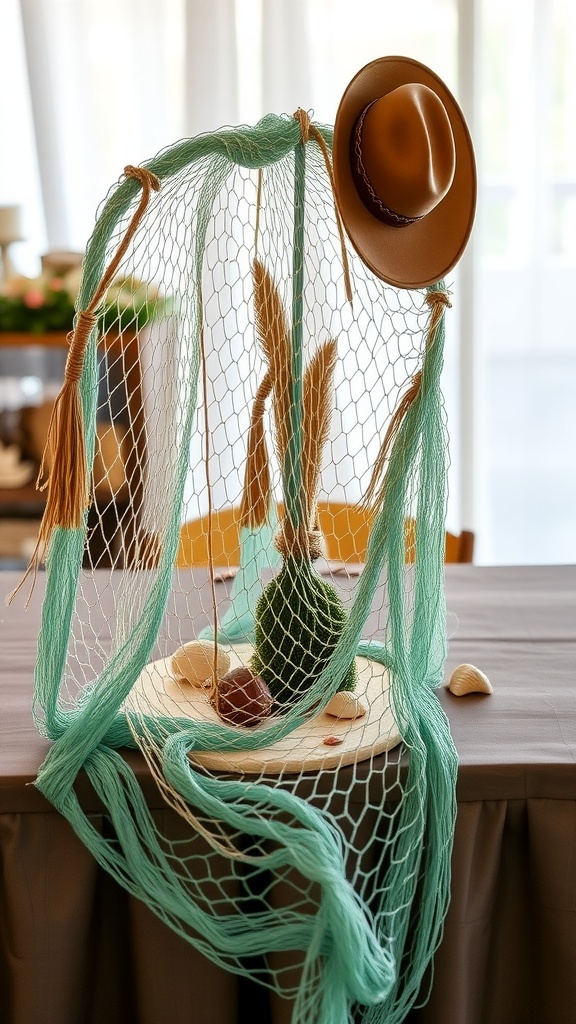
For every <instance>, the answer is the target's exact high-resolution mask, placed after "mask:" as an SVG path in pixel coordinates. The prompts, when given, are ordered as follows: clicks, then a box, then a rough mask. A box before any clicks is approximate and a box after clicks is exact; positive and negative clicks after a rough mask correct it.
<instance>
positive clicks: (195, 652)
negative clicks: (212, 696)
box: [171, 640, 230, 686]
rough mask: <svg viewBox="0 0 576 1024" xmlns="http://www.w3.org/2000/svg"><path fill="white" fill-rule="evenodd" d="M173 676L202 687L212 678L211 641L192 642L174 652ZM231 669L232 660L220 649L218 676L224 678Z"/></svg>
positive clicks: (212, 655)
mask: <svg viewBox="0 0 576 1024" xmlns="http://www.w3.org/2000/svg"><path fill="white" fill-rule="evenodd" d="M171 668H172V675H173V676H174V678H175V679H178V680H180V681H182V682H185V683H190V685H191V686H202V684H203V683H205V682H206V680H207V679H211V678H212V673H213V670H214V644H213V643H211V642H210V641H209V640H191V641H190V643H187V644H183V645H182V647H179V648H178V650H177V651H174V654H173V655H172V661H171ZM229 668H230V658H229V657H228V655H227V654H226V651H223V650H222V649H221V648H220V647H219V648H218V655H217V659H216V674H217V676H223V675H225V674H226V672H227V671H228V669H229Z"/></svg>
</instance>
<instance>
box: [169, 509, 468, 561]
mask: <svg viewBox="0 0 576 1024" xmlns="http://www.w3.org/2000/svg"><path fill="white" fill-rule="evenodd" d="M318 518H319V525H320V529H321V531H322V533H323V535H324V540H325V545H326V558H327V559H328V561H330V562H344V563H347V564H350V563H354V562H357V563H362V562H364V561H365V559H366V547H367V544H368V537H369V534H370V527H371V517H370V515H369V514H368V513H367V512H366V511H364V510H362V509H359V508H357V507H356V506H354V505H345V504H339V503H337V502H319V504H318ZM415 537H416V521H415V520H414V519H407V520H406V561H407V562H413V561H414V555H415V550H416V546H415ZM473 553H474V534H473V533H472V532H471V531H470V530H463V531H462V533H460V534H454V533H447V534H446V550H445V558H444V560H445V561H446V562H471V561H472V556H473ZM209 562H210V558H209V554H208V516H203V517H202V518H201V519H192V520H190V521H189V522H187V523H184V525H183V526H182V528H181V531H180V543H179V547H178V554H177V558H176V565H177V566H178V567H180V568H181V567H183V566H191V565H208V564H209ZM239 562H240V525H239V510H238V508H227V509H222V510H220V511H215V512H213V513H212V564H213V565H214V566H215V567H218V568H222V567H224V566H233V565H238V564H239Z"/></svg>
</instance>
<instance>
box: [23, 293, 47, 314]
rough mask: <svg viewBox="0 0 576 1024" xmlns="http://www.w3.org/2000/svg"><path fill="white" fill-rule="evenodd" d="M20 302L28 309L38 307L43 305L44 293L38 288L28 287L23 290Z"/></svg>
mask: <svg viewBox="0 0 576 1024" xmlns="http://www.w3.org/2000/svg"><path fill="white" fill-rule="evenodd" d="M22 302H23V303H24V305H25V306H28V309H40V307H41V306H43V305H44V293H43V292H41V291H40V289H39V288H30V289H29V290H28V291H27V292H24V295H23V296H22Z"/></svg>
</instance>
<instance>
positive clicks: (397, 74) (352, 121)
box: [333, 57, 476, 288]
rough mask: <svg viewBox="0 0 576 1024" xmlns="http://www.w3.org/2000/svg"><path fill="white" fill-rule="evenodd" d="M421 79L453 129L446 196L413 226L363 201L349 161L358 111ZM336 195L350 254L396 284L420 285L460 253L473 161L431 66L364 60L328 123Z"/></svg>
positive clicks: (456, 111)
mask: <svg viewBox="0 0 576 1024" xmlns="http://www.w3.org/2000/svg"><path fill="white" fill-rule="evenodd" d="M411 82H419V83H421V84H422V85H426V86H428V88H429V89H432V90H433V91H434V92H435V93H436V94H437V96H439V98H440V99H441V100H442V103H443V104H444V107H445V109H446V112H447V114H448V117H449V119H450V124H451V127H452V132H453V135H454V144H455V151H456V168H455V173H454V179H453V181H452V185H451V186H450V189H449V191H448V193H447V195H446V196H445V197H444V199H442V201H441V202H440V203H439V204H438V206H436V207H435V208H434V209H433V210H432V211H431V213H429V214H427V215H426V216H425V217H423V218H422V219H421V220H418V221H416V222H415V223H413V224H407V225H404V226H403V227H396V226H391V225H388V224H385V223H383V221H381V220H380V219H379V218H377V217H375V216H374V215H373V214H372V213H371V212H370V211H369V210H368V208H367V207H366V206H365V204H364V202H363V201H362V199H361V197H360V195H359V193H358V190H357V187H356V184H355V181H354V177H353V174H352V168H351V165H350V140H351V137H352V133H353V132H354V129H355V125H356V122H357V120H358V118H359V117H360V114H361V113H362V111H363V110H364V109H365V107H367V106H368V104H370V103H372V101H373V100H376V99H379V98H380V97H381V96H384V95H385V94H386V93H389V92H392V90H393V89H396V88H397V87H398V86H400V85H407V84H409V83H411ZM333 163H334V180H335V190H336V199H337V202H338V207H339V210H340V215H341V217H342V221H343V223H344V227H345V228H346V232H347V234H348V237H349V238H350V241H351V242H352V245H353V246H354V248H355V249H356V252H357V253H358V255H359V256H360V258H361V259H362V260H363V262H364V263H365V264H366V265H367V266H368V267H369V268H370V270H371V271H372V272H373V273H374V274H376V276H377V277H379V278H381V279H382V280H383V281H386V282H387V283H388V284H392V285H394V286H395V287H397V288H424V287H426V286H427V285H429V284H435V283H436V282H437V281H439V280H440V279H441V278H443V277H444V276H445V275H446V274H447V273H448V272H449V271H450V270H452V268H453V267H454V266H455V264H456V263H457V262H458V260H459V259H460V257H461V255H462V253H463V251H464V249H465V247H466V243H467V242H468V239H469V237H470V232H471V231H472V225H473V223H474V214H475V210H476V161H475V158H474V149H473V146H472V140H471V138H470V133H469V131H468V127H467V125H466V122H465V120H464V115H463V114H462V111H461V110H460V107H459V106H458V104H457V103H456V100H455V99H454V97H453V96H452V93H451V92H450V91H449V90H448V89H447V87H446V86H445V85H444V83H443V82H442V80H441V79H440V78H438V76H437V75H435V74H434V72H433V71H431V70H430V69H429V68H427V67H425V65H424V64H420V63H419V62H418V61H415V60H411V59H410V58H409V57H381V58H380V59H379V60H375V61H373V62H372V63H371V64H367V65H366V67H364V68H362V70H361V71H359V72H358V74H357V75H356V76H355V77H354V78H353V79H352V81H351V82H350V84H349V86H348V88H347V89H346V92H345V93H344V95H343V97H342V99H341V101H340V105H339V107H338V113H337V114H336V121H335V123H334V142H333Z"/></svg>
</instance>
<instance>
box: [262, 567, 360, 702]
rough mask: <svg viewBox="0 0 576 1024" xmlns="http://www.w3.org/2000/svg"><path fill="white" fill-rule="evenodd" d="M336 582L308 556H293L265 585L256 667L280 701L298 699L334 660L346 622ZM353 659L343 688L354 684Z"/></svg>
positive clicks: (275, 697)
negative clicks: (334, 653)
mask: <svg viewBox="0 0 576 1024" xmlns="http://www.w3.org/2000/svg"><path fill="white" fill-rule="evenodd" d="M346 619H347V616H346V611H345V609H344V605H343V604H342V601H341V600H340V598H339V596H338V594H337V593H336V591H335V589H334V587H333V586H332V585H331V584H330V583H328V582H327V581H326V580H323V579H321V577H320V576H319V575H318V573H317V572H316V570H315V569H314V567H313V565H312V564H311V563H310V562H309V561H308V560H306V559H303V560H297V559H295V558H294V557H291V556H289V557H288V558H286V561H285V562H284V565H283V567H282V569H281V570H280V572H279V573H278V575H277V576H276V577H275V578H274V579H273V580H271V582H270V583H269V584H268V585H267V587H266V588H265V590H264V591H263V593H262V595H261V597H260V599H259V601H258V605H257V607H256V634H255V640H256V653H255V654H254V656H253V658H252V669H253V671H254V672H256V673H257V674H258V675H260V676H261V677H262V679H264V681H265V682H266V684H267V685H268V688H269V690H270V692H271V694H272V696H273V697H274V699H275V700H276V702H277V703H278V704H280V705H281V706H287V705H290V704H293V703H294V701H295V700H297V699H298V697H299V696H301V695H302V694H303V693H305V692H306V690H308V689H309V688H310V686H311V685H312V683H313V682H314V680H315V679H317V678H318V676H319V675H320V673H321V672H322V670H323V669H324V668H325V666H326V664H327V663H328V662H329V661H330V658H331V657H332V654H333V652H334V648H335V647H336V644H337V643H338V640H339V638H340V636H341V634H342V631H343V629H344V626H345V624H346ZM355 683H356V665H355V662H352V665H351V666H350V668H349V670H348V672H347V673H346V675H345V676H344V679H343V680H342V683H341V684H340V686H339V687H338V689H340V690H352V689H354V686H355Z"/></svg>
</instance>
